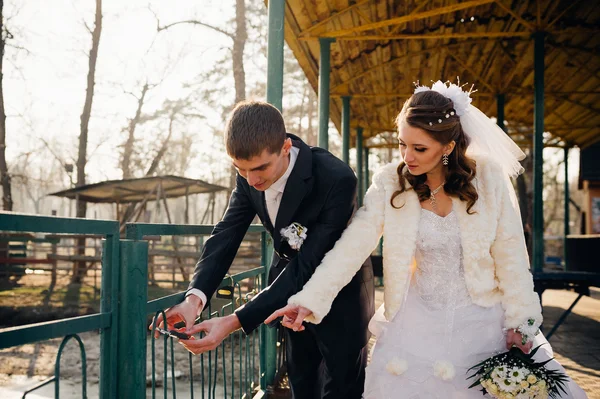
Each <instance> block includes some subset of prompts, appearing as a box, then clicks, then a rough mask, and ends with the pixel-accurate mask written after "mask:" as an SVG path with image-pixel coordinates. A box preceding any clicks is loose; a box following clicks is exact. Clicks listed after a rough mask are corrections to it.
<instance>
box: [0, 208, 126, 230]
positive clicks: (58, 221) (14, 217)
mask: <svg viewBox="0 0 600 399" xmlns="http://www.w3.org/2000/svg"><path fill="white" fill-rule="evenodd" d="M115 226H116V229H117V231H118V229H119V227H118V226H119V223H118V222H116V221H114V220H89V219H82V218H63V217H55V216H38V215H27V214H22V213H13V212H10V213H8V212H0V230H1V231H35V232H38V233H57V234H59V233H68V234H113V233H114V231H115Z"/></svg>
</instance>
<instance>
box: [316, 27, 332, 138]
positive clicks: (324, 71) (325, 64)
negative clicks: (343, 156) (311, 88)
mask: <svg viewBox="0 0 600 399" xmlns="http://www.w3.org/2000/svg"><path fill="white" fill-rule="evenodd" d="M334 41H335V39H333V38H330V37H321V38H319V46H320V48H321V54H320V59H319V147H321V148H324V149H326V150H327V149H328V148H329V72H330V69H331V60H330V57H331V43H332V42H334Z"/></svg>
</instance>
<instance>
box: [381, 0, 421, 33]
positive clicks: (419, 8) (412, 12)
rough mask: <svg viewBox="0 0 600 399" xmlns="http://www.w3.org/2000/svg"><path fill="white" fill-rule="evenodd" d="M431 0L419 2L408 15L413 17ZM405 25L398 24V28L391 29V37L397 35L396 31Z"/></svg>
mask: <svg viewBox="0 0 600 399" xmlns="http://www.w3.org/2000/svg"><path fill="white" fill-rule="evenodd" d="M430 1H431V0H424V1H421V2H420V3H419V5H418V6H417V7H416V8H415V9H414V10H412V11H411V12H410V13H409V14H408V15H415V14H416V13H418V12H419V11H421V10H422V9H423V8H424V7H425V6H426V5H427V4H429V2H430ZM405 25H406V24H398V26H396V27H395V28H394V29H392V31H391V32H390V34H391V35H393V34H395V33H398V31H399V30H400V28H402V27H404V26H405Z"/></svg>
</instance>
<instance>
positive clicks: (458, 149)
mask: <svg viewBox="0 0 600 399" xmlns="http://www.w3.org/2000/svg"><path fill="white" fill-rule="evenodd" d="M446 115H449V117H448V118H446ZM440 120H441V121H442V122H441V123H439V121H440ZM402 123H407V124H408V125H409V126H412V127H415V128H419V129H423V130H424V131H425V132H427V133H428V134H429V135H430V136H431V137H432V138H433V139H435V140H436V141H438V142H439V143H441V144H443V145H446V144H448V143H450V142H451V141H452V140H454V141H455V142H456V145H455V147H454V150H453V151H452V153H450V155H449V156H448V165H447V167H445V168H444V169H445V173H446V183H445V184H444V191H446V193H448V194H449V195H453V196H456V197H458V198H459V199H460V200H461V201H466V202H467V213H469V214H471V213H473V212H471V208H472V207H473V205H475V202H476V201H477V198H478V197H479V196H478V194H477V190H476V189H475V186H474V185H473V184H472V180H473V179H474V178H475V161H474V160H473V159H471V158H469V157H467V155H466V152H467V147H468V146H469V138H468V137H467V135H465V133H464V132H463V129H462V127H461V125H460V119H459V116H458V115H456V111H455V110H454V104H453V103H452V100H450V99H448V98H446V97H444V96H443V95H442V94H440V93H438V92H436V91H433V90H428V91H423V92H419V93H416V94H413V95H412V96H411V97H410V98H409V99H408V100H407V101H406V102H405V103H404V106H403V107H402V111H400V114H398V117H397V118H396V126H397V127H398V129H399V128H400V125H401V124H402ZM405 165H406V163H405V162H404V161H403V162H401V163H400V165H399V166H398V169H397V170H398V179H399V184H400V189H399V190H398V191H396V192H395V193H394V194H393V195H392V198H391V200H390V202H391V205H392V206H393V207H394V208H396V209H398V208H401V207H402V205H401V206H399V207H397V206H395V205H394V199H396V197H397V196H398V195H400V194H402V193H403V192H405V191H407V190H409V189H410V188H407V187H406V182H408V183H409V184H410V185H411V186H412V188H413V189H414V190H415V192H416V193H417V195H418V197H419V201H425V200H427V199H429V196H430V195H431V191H430V189H429V186H428V185H426V184H425V181H426V180H427V175H426V174H422V175H418V176H414V175H411V174H410V173H409V172H408V168H406V170H405Z"/></svg>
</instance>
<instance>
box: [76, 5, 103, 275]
mask: <svg viewBox="0 0 600 399" xmlns="http://www.w3.org/2000/svg"><path fill="white" fill-rule="evenodd" d="M101 32H102V0H96V17H95V26H94V31H93V32H92V49H91V51H90V56H89V70H88V75H87V89H86V93H85V103H84V105H83V112H82V114H81V133H80V135H79V155H78V158H77V187H80V186H83V185H85V165H86V163H87V142H88V126H89V123H90V116H91V114H92V101H93V99H94V85H95V80H94V77H95V75H96V61H97V60H98V47H99V45H100V34H101ZM76 207H77V211H76V214H75V216H77V217H79V218H84V217H85V214H86V210H87V204H86V203H85V201H82V200H80V199H79V198H77V205H76ZM77 255H80V256H83V255H85V238H79V239H78V240H77ZM85 271H86V265H85V261H77V262H75V263H74V264H73V275H72V276H71V283H81V280H82V278H83V276H84V274H85Z"/></svg>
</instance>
